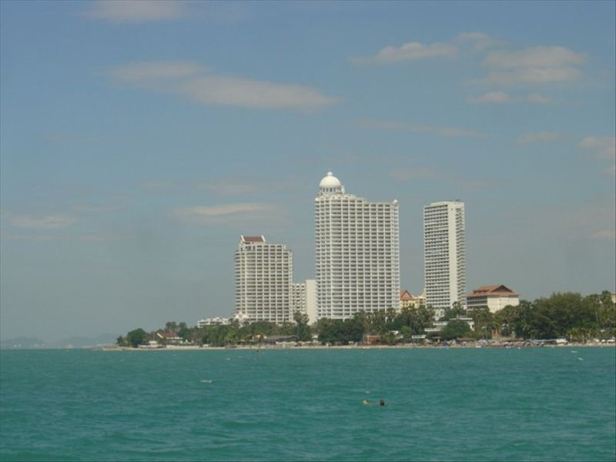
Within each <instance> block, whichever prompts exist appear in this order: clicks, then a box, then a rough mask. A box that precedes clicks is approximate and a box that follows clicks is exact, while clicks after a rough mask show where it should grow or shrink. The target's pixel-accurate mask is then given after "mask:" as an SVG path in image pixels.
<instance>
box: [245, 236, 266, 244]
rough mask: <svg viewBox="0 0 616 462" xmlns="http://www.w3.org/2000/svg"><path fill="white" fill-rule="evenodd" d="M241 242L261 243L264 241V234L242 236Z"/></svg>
mask: <svg viewBox="0 0 616 462" xmlns="http://www.w3.org/2000/svg"><path fill="white" fill-rule="evenodd" d="M241 240H242V242H252V243H255V242H256V243H263V242H265V236H242V237H241Z"/></svg>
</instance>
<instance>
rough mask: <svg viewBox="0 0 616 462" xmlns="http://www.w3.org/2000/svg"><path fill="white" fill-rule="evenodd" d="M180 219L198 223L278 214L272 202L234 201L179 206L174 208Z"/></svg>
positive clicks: (227, 222)
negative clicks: (210, 204)
mask: <svg viewBox="0 0 616 462" xmlns="http://www.w3.org/2000/svg"><path fill="white" fill-rule="evenodd" d="M174 214H175V215H176V217H178V218H179V219H180V220H181V221H184V222H187V223H193V224H200V225H210V224H229V223H242V222H249V221H255V220H263V221H269V220H271V219H273V218H275V217H277V215H278V214H279V210H278V209H277V208H276V207H274V206H273V205H272V204H263V203H251V202H245V203H234V204H224V205H212V206H194V207H181V208H177V209H175V210H174Z"/></svg>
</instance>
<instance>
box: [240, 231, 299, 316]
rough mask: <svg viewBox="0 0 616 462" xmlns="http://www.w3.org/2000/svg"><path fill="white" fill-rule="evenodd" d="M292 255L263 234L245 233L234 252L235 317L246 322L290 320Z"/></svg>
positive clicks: (284, 246) (283, 246)
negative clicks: (269, 241) (266, 238)
mask: <svg viewBox="0 0 616 462" xmlns="http://www.w3.org/2000/svg"><path fill="white" fill-rule="evenodd" d="M292 284H293V256H292V253H291V251H290V250H289V249H288V248H287V246H286V245H284V244H269V243H267V242H266V240H265V237H264V236H242V237H241V238H240V243H239V245H238V248H237V250H236V252H235V316H236V318H238V319H242V320H243V321H246V322H254V321H269V322H275V323H278V324H280V323H283V322H289V321H291V320H292V319H293V313H292V310H291V308H292Z"/></svg>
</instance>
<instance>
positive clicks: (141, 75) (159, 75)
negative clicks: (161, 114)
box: [109, 61, 205, 84]
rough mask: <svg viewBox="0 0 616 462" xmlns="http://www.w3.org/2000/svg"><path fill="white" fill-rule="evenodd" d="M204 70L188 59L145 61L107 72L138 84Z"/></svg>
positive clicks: (188, 75) (180, 76)
mask: <svg viewBox="0 0 616 462" xmlns="http://www.w3.org/2000/svg"><path fill="white" fill-rule="evenodd" d="M204 70H205V69H204V68H203V67H202V66H199V65H198V64H196V63H193V62H190V61H147V62H139V63H133V64H127V65H126V66H121V67H116V68H114V69H112V70H111V71H110V72H109V74H110V75H111V76H112V77H113V78H114V79H116V80H119V81H122V82H128V83H137V84H138V83H144V82H145V83H148V82H151V81H156V80H169V79H171V80H173V79H180V78H184V77H190V76H193V75H196V74H198V73H200V72H203V71H204Z"/></svg>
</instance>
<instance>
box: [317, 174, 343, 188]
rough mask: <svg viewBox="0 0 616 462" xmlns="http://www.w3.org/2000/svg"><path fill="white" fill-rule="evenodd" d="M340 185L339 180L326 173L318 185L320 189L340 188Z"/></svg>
mask: <svg viewBox="0 0 616 462" xmlns="http://www.w3.org/2000/svg"><path fill="white" fill-rule="evenodd" d="M341 186H342V183H340V180H339V179H338V178H336V177H335V176H334V174H333V173H332V172H327V175H325V176H324V177H323V179H322V180H321V183H319V187H320V188H340V187H341Z"/></svg>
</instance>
